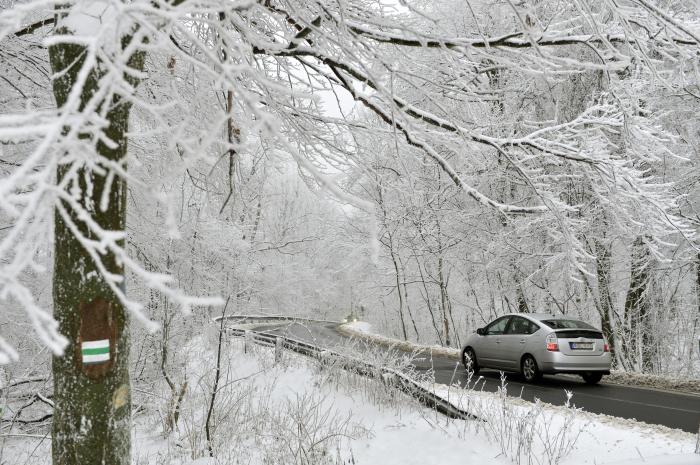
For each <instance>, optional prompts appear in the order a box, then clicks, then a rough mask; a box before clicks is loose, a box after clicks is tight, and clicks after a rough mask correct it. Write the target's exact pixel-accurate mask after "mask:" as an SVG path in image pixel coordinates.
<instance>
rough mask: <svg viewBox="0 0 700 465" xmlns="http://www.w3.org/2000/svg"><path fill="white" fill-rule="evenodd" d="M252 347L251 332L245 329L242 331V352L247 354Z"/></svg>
mask: <svg viewBox="0 0 700 465" xmlns="http://www.w3.org/2000/svg"><path fill="white" fill-rule="evenodd" d="M252 347H253V333H252V332H251V331H248V330H247V329H246V330H245V331H244V332H243V353H244V354H247V353H248V351H249V350H251V349H252Z"/></svg>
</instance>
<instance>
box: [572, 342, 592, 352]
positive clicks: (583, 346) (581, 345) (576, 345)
mask: <svg viewBox="0 0 700 465" xmlns="http://www.w3.org/2000/svg"><path fill="white" fill-rule="evenodd" d="M569 345H570V346H571V348H572V349H573V350H592V349H593V343H592V342H569Z"/></svg>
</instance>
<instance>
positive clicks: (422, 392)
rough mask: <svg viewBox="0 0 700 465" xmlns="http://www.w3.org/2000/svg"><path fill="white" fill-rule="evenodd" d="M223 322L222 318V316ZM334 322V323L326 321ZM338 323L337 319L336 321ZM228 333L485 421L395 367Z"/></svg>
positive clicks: (273, 337)
mask: <svg viewBox="0 0 700 465" xmlns="http://www.w3.org/2000/svg"><path fill="white" fill-rule="evenodd" d="M264 318H266V319H270V320H272V318H269V317H264ZM296 319H297V318H293V317H286V318H284V320H285V321H286V320H296ZM298 320H305V321H320V320H309V319H303V318H302V319H298ZM219 321H220V318H219ZM325 323H330V322H325ZM336 323H337V322H336ZM226 330H227V332H228V333H229V334H231V335H233V336H238V337H246V338H251V339H252V341H253V342H255V343H257V344H261V345H267V346H278V347H280V346H281V347H282V348H285V349H288V350H291V351H293V352H296V353H298V354H302V355H305V356H307V357H311V358H315V359H318V360H321V361H328V360H329V359H332V360H333V361H334V362H335V363H336V366H339V367H341V368H342V369H344V370H348V371H352V372H354V373H358V374H360V375H362V376H366V377H368V378H372V379H379V380H381V381H382V382H383V383H384V384H385V385H388V386H391V387H393V388H395V389H398V390H400V391H402V392H404V393H406V394H408V395H410V396H411V397H413V398H414V399H416V400H418V402H420V403H421V404H423V405H425V406H426V407H429V408H432V409H434V410H436V411H437V412H439V413H441V414H443V415H446V416H447V417H450V418H455V419H460V420H481V421H485V420H483V419H481V418H479V417H477V416H476V415H474V414H472V413H469V412H468V411H466V410H463V409H461V408H459V407H457V406H456V405H454V404H452V403H451V402H449V401H447V400H446V399H443V398H442V397H440V396H438V395H437V394H435V393H433V392H432V391H429V390H428V389H426V388H425V387H423V386H421V385H420V384H419V383H418V382H416V381H415V380H413V379H411V378H410V377H408V376H406V375H405V374H403V373H401V372H399V371H396V370H393V369H391V368H386V367H381V366H377V365H375V364H373V363H369V362H367V361H364V360H360V359H358V358H356V357H351V356H348V355H344V354H341V353H338V352H335V351H332V350H328V349H324V348H322V347H318V346H315V345H313V344H309V343H307V342H304V341H299V340H296V339H292V338H289V337H286V336H279V335H277V334H272V333H269V332H265V331H254V330H245V329H238V328H227V329H226Z"/></svg>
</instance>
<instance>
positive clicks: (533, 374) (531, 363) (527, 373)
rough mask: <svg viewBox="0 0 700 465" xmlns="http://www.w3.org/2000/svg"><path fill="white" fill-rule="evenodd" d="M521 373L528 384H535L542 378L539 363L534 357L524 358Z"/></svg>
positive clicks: (527, 356)
mask: <svg viewBox="0 0 700 465" xmlns="http://www.w3.org/2000/svg"><path fill="white" fill-rule="evenodd" d="M520 372H521V373H522V374H523V377H524V378H525V381H527V382H528V383H534V382H535V381H537V380H538V379H540V378H541V377H542V373H540V369H539V367H538V366H537V361H536V360H535V358H534V357H533V356H532V355H526V356H525V357H523V361H522V362H521V363H520Z"/></svg>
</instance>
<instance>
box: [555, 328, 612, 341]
mask: <svg viewBox="0 0 700 465" xmlns="http://www.w3.org/2000/svg"><path fill="white" fill-rule="evenodd" d="M555 333H556V334H557V338H559V339H576V338H579V337H585V338H588V339H603V333H600V332H598V331H588V330H585V329H562V330H559V331H555Z"/></svg>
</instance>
